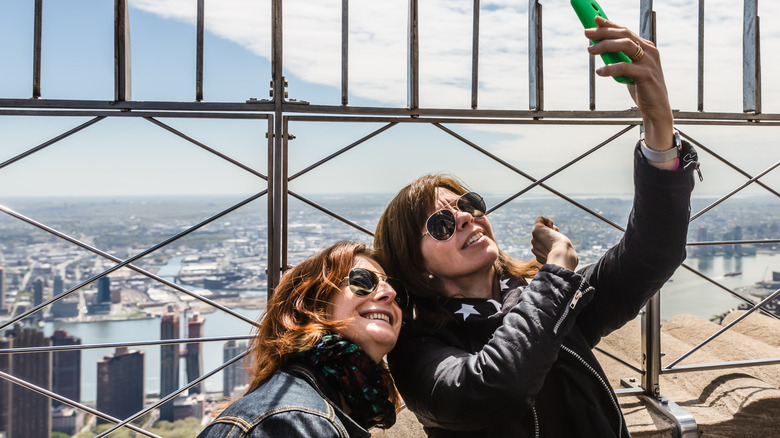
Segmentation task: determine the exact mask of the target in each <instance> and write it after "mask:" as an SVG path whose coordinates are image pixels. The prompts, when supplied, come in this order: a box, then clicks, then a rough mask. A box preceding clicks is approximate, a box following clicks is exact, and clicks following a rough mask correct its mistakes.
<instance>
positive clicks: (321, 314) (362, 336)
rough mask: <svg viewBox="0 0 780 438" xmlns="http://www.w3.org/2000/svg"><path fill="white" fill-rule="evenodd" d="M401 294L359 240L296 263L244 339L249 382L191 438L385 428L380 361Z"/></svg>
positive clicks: (391, 337) (390, 417)
mask: <svg viewBox="0 0 780 438" xmlns="http://www.w3.org/2000/svg"><path fill="white" fill-rule="evenodd" d="M406 300H407V297H406V292H405V290H404V289H403V286H402V285H400V284H399V283H398V282H396V281H394V280H393V279H392V278H388V277H387V276H386V275H385V273H384V270H383V269H382V267H381V266H380V265H379V263H377V261H376V258H375V257H374V253H373V252H372V251H371V250H369V249H368V248H366V246H365V245H362V244H356V243H349V242H339V243H337V244H335V245H333V246H331V247H330V248H327V249H325V250H323V251H322V252H320V253H318V254H315V255H314V256H311V257H309V258H307V259H306V260H304V261H302V262H301V263H299V264H298V265H296V266H294V267H293V268H291V269H290V270H288V271H287V272H285V274H284V276H283V277H282V279H281V281H280V283H279V286H278V287H277V288H276V290H275V291H274V294H273V296H272V297H271V299H270V300H269V302H268V305H267V310H266V313H265V315H264V317H263V318H262V321H261V322H260V328H259V329H258V333H257V335H256V336H255V337H254V339H253V340H252V342H251V344H250V346H249V357H250V358H251V363H250V365H249V367H248V369H249V371H250V374H251V383H250V385H249V389H248V390H247V392H246V394H244V396H243V397H242V398H240V399H239V400H237V401H236V402H234V403H233V404H232V405H230V406H229V407H228V408H227V409H225V410H224V411H223V412H222V413H221V414H220V416H219V417H218V418H216V419H215V420H214V421H213V422H212V423H211V424H210V425H209V426H208V427H207V428H206V429H205V430H204V431H203V432H201V434H200V435H199V437H203V438H216V437H318V438H319V437H353V438H354V437H368V436H370V433H369V432H368V431H367V429H369V428H371V427H379V428H388V427H390V426H392V425H393V423H395V415H396V412H397V410H398V408H399V406H400V403H399V399H398V394H397V392H396V390H395V387H394V385H393V381H392V379H391V377H390V374H389V372H388V371H387V368H386V366H385V364H384V363H383V361H382V360H383V357H384V356H385V355H386V354H387V353H388V352H389V351H390V350H391V349H392V348H393V346H394V345H395V342H396V340H397V339H398V333H399V331H400V329H401V308H402V307H404V306H405V305H406Z"/></svg>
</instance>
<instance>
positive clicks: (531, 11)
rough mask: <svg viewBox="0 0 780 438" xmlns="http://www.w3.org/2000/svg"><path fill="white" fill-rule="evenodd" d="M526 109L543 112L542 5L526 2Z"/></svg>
mask: <svg viewBox="0 0 780 438" xmlns="http://www.w3.org/2000/svg"><path fill="white" fill-rule="evenodd" d="M528 108H529V109H532V110H536V111H543V110H544V83H543V69H542V5H541V4H540V3H539V0H529V1H528Z"/></svg>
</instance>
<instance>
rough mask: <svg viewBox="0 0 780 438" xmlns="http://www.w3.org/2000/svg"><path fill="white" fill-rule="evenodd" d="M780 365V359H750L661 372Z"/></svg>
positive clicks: (697, 365)
mask: <svg viewBox="0 0 780 438" xmlns="http://www.w3.org/2000/svg"><path fill="white" fill-rule="evenodd" d="M778 364H780V357H776V358H771V359H750V360H735V361H730V362H712V363H702V364H695V365H680V366H678V367H675V368H670V369H667V368H664V369H662V370H661V374H679V373H685V372H694V371H706V370H723V369H728V368H747V367H757V366H765V365H778Z"/></svg>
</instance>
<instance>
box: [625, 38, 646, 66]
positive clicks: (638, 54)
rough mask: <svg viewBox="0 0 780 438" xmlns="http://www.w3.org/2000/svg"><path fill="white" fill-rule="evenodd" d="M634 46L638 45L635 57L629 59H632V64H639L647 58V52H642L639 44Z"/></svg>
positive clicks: (631, 56)
mask: <svg viewBox="0 0 780 438" xmlns="http://www.w3.org/2000/svg"><path fill="white" fill-rule="evenodd" d="M634 44H636V52H634V54H633V55H630V56H629V58H630V59H631V62H639V60H640V59H642V57H643V56H645V51H644V50H642V46H640V45H639V43H634Z"/></svg>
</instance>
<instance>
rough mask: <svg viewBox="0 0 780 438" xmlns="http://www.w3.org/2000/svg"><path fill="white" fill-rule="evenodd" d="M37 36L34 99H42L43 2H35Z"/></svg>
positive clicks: (34, 50) (34, 48) (34, 51)
mask: <svg viewBox="0 0 780 438" xmlns="http://www.w3.org/2000/svg"><path fill="white" fill-rule="evenodd" d="M34 26H35V30H34V32H35V35H34V37H33V38H34V39H33V81H32V83H33V84H32V97H33V99H40V97H41V33H42V32H43V0H35V24H34Z"/></svg>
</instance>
